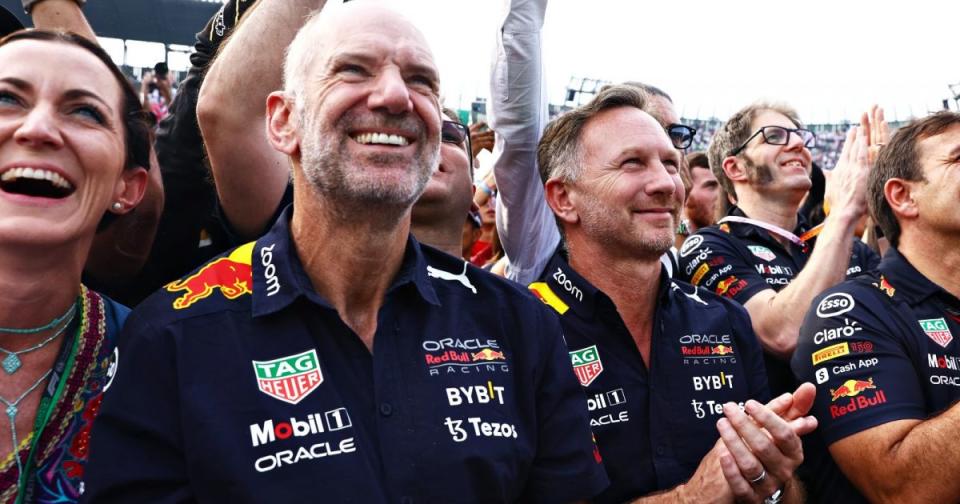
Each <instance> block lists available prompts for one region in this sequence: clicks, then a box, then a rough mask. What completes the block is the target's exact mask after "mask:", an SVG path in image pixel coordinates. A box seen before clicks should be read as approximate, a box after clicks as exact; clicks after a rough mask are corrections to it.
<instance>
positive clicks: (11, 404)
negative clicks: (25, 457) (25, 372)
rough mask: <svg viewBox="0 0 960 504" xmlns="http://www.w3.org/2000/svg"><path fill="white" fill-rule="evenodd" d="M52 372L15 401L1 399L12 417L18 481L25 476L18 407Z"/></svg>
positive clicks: (12, 434) (51, 370) (11, 436)
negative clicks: (18, 424)
mask: <svg viewBox="0 0 960 504" xmlns="http://www.w3.org/2000/svg"><path fill="white" fill-rule="evenodd" d="M52 372H53V368H50V369H48V370H47V372H46V373H43V374H42V375H41V376H40V378H39V379H37V381H35V382H33V385H30V387H29V388H28V389H27V390H25V391H24V392H23V393H22V394H20V396H19V397H17V398H16V399H15V400H13V401H8V400H6V399H5V398H3V397H0V401H3V404H6V405H7V409H6V412H7V416H8V417H10V438H11V439H12V440H13V457H14V458H15V459H17V481H19V480H20V475H21V474H23V462H21V461H20V456H19V453H18V450H19V449H20V447H19V446H18V445H17V413H19V412H20V410H19V408H18V406H19V405H20V401H23V398H24V397H27V396H28V395H30V392H33V391H34V389H36V388H37V387H39V386H40V384H41V383H43V381H44V380H46V379H47V377H48V376H50V373H52Z"/></svg>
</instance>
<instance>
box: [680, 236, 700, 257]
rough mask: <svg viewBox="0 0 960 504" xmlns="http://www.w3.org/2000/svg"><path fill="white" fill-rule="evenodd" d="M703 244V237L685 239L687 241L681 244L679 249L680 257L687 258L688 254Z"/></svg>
mask: <svg viewBox="0 0 960 504" xmlns="http://www.w3.org/2000/svg"><path fill="white" fill-rule="evenodd" d="M701 243H703V237H702V236H700V235H693V236H691V237H690V238H687V241H685V242H683V246H682V247H680V257H687V256H688V255H690V252H693V251H694V250H696V249H697V247H699V246H700V244H701Z"/></svg>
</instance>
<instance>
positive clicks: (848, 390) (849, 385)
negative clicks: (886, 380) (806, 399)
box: [830, 378, 877, 402]
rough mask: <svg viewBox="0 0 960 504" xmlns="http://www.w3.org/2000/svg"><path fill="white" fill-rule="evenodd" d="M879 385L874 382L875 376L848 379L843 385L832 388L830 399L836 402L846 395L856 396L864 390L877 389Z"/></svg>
mask: <svg viewBox="0 0 960 504" xmlns="http://www.w3.org/2000/svg"><path fill="white" fill-rule="evenodd" d="M876 388H877V386H876V385H874V384H873V378H869V379H867V381H863V380H847V381H845V382H843V385H840V387H838V388H836V389H830V401H831V402H836V401H837V399H842V398H844V397H854V396H857V395H859V394H860V392H863V391H864V390H869V389H876Z"/></svg>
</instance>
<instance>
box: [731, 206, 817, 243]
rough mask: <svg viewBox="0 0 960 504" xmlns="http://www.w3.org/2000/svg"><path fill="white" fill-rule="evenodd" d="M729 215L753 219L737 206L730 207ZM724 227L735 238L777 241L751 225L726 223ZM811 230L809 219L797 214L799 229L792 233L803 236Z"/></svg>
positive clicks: (767, 233) (764, 231) (796, 228)
mask: <svg viewBox="0 0 960 504" xmlns="http://www.w3.org/2000/svg"><path fill="white" fill-rule="evenodd" d="M727 215H732V216H735V217H746V218H748V219H752V218H753V217H750V216H749V215H747V214H746V212H744V211H743V210H741V209H740V207H738V206H736V205H733V206H731V207H730V210H729V211H728V212H727ZM723 225H726V226H727V229H729V232H730V234H732V235H734V236H741V237H743V236H757V237H761V238H764V239H766V240H767V241H770V240H773V241H776V240H774V239H773V237H771V236H770V233H769V232H768V231H767V230H765V229H762V228H759V227H757V226H751V225H749V224H742V223H739V222H726V223H724V224H723ZM809 229H810V224H809V222H807V218H806V217H804V215H803V214H802V213H797V227H795V228H794V229H793V230H791V231H790V232H792V233H793V234H795V235H797V236H801V235H803V233H806V232H807V231H808V230H809ZM809 241H810V240H808V242H809Z"/></svg>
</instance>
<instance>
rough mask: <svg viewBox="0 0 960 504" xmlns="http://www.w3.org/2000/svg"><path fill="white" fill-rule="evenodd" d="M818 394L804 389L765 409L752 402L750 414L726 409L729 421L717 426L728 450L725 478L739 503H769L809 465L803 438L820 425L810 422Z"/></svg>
mask: <svg viewBox="0 0 960 504" xmlns="http://www.w3.org/2000/svg"><path fill="white" fill-rule="evenodd" d="M815 393H816V389H815V388H814V387H813V385H812V384H809V383H804V384H803V385H801V386H800V387H799V388H798V389H797V390H796V392H794V393H793V394H784V395H783V396H780V397H778V398H776V399H774V400H773V401H771V402H770V403H768V404H767V406H763V405H761V404H760V403H758V402H757V401H753V400H750V401H747V403H746V406H745V411H741V410H740V408H739V407H737V406H736V405H735V404H733V403H728V404H726V405H724V408H723V412H724V416H725V418H721V419H720V420H719V421H718V422H717V430H719V431H720V439H721V440H722V441H723V445H724V449H723V450H721V453H720V457H719V460H720V466H721V468H722V470H723V475H724V477H725V478H726V480H727V483H728V484H729V485H730V488H731V490H732V491H733V493H734V496H735V497H736V499H737V500H738V501H743V502H757V503H759V502H763V500H764V499H765V498H767V497H769V496H771V495H773V494H774V493H775V492H776V491H777V490H779V489H782V488H784V487H785V486H786V484H787V483H788V482H789V481H791V480H792V479H793V472H794V471H795V470H796V468H797V467H798V466H799V465H800V463H801V462H803V445H802V443H801V441H800V436H801V435H804V434H807V433H809V432H812V431H813V430H814V429H815V428H816V426H817V420H816V419H815V418H813V417H810V416H804V415H805V414H806V413H807V412H808V411H809V410H810V407H811V406H812V405H813V398H814V394H815Z"/></svg>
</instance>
